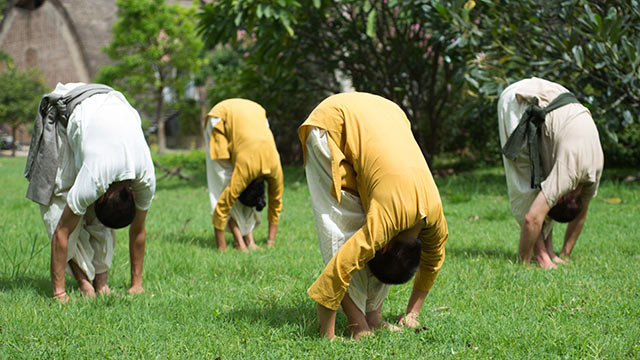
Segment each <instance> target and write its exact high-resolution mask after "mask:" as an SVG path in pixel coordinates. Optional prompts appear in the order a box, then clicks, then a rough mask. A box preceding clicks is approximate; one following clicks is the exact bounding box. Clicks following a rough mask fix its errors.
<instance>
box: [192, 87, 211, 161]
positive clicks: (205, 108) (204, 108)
mask: <svg viewBox="0 0 640 360" xmlns="http://www.w3.org/2000/svg"><path fill="white" fill-rule="evenodd" d="M196 89H197V91H198V98H199V99H198V102H199V103H200V127H199V128H200V132H199V133H198V136H197V140H196V149H201V150H204V149H205V147H204V145H205V142H204V137H205V135H206V134H205V133H204V130H205V128H204V120H205V117H206V116H207V113H208V112H209V109H210V108H211V107H212V106H213V105H211V104H209V101H208V99H207V88H206V86H198V87H197V88H196Z"/></svg>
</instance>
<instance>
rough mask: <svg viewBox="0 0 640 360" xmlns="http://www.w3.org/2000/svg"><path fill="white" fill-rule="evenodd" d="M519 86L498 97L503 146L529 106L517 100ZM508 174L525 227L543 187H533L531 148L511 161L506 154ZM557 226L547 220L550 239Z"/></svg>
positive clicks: (545, 229)
mask: <svg viewBox="0 0 640 360" xmlns="http://www.w3.org/2000/svg"><path fill="white" fill-rule="evenodd" d="M517 90H518V89H517V87H514V86H509V87H507V88H506V89H505V90H504V91H503V92H502V94H501V95H500V99H499V100H498V129H499V133H500V146H501V147H504V144H505V143H506V142H507V139H508V138H509V136H510V135H511V133H513V131H514V130H515V129H516V127H517V126H518V123H519V122H520V118H521V117H522V115H523V114H524V112H525V111H526V110H527V108H528V107H529V104H527V103H525V102H519V101H518V100H517V99H516V92H517ZM502 162H503V164H504V174H505V177H506V178H507V192H508V194H509V202H510V203H511V213H512V214H513V216H514V217H515V218H516V221H517V222H518V224H519V225H520V226H521V227H522V225H523V224H524V218H525V216H526V215H527V212H529V208H531V204H533V201H534V200H535V199H536V197H537V196H538V194H539V193H540V190H538V189H532V188H531V160H530V159H529V148H528V147H527V146H526V144H525V145H524V147H523V149H522V151H521V152H520V153H519V154H518V157H517V158H516V161H511V160H509V159H507V158H506V157H505V156H504V155H502ZM552 226H553V222H552V220H551V219H549V218H547V219H545V222H544V224H543V227H542V232H543V235H544V237H545V238H546V237H547V236H548V235H549V234H550V233H551V229H552Z"/></svg>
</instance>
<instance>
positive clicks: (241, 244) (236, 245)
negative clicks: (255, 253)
mask: <svg viewBox="0 0 640 360" xmlns="http://www.w3.org/2000/svg"><path fill="white" fill-rule="evenodd" d="M233 247H234V248H236V250H238V251H241V252H244V253H246V252H249V250H248V249H247V246H246V245H245V244H244V241H238V240H236V241H234V242H233Z"/></svg>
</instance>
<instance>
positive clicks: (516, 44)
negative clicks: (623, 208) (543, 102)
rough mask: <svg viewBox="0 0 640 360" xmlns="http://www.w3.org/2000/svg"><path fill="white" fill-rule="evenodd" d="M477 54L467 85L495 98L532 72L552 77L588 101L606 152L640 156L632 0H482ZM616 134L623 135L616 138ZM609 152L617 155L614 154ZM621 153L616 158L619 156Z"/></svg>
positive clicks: (637, 38) (639, 49)
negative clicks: (480, 38) (638, 150)
mask: <svg viewBox="0 0 640 360" xmlns="http://www.w3.org/2000/svg"><path fill="white" fill-rule="evenodd" d="M479 3H480V4H479V8H480V12H481V14H482V15H481V17H480V19H479V23H478V25H477V26H478V31H479V34H480V36H481V37H482V39H483V45H482V46H481V47H479V48H477V49H478V52H479V53H480V54H479V56H478V58H477V59H476V60H477V61H475V62H474V63H473V64H474V65H475V66H474V69H473V70H471V71H470V72H469V74H468V75H469V77H470V79H473V80H472V81H471V84H472V85H475V89H476V91H477V92H478V93H479V94H481V95H484V96H488V97H490V98H492V99H495V98H496V96H497V95H498V94H499V93H500V91H501V90H502V89H503V88H504V87H505V86H506V85H508V84H509V83H511V82H514V81H517V80H520V79H522V78H527V77H531V76H537V77H542V78H546V79H548V80H551V81H555V82H558V83H560V84H562V85H564V86H565V87H567V88H568V89H570V90H571V91H572V92H574V93H575V94H576V95H577V96H578V98H579V99H581V101H582V102H583V104H584V105H585V106H587V107H588V108H589V109H590V111H591V113H592V115H593V118H594V120H595V121H596V124H597V125H598V127H599V129H600V132H601V139H602V142H603V146H604V147H605V155H606V156H607V159H608V160H609V159H610V157H609V154H612V155H613V158H614V159H616V162H617V161H621V160H623V162H617V163H618V164H622V163H624V162H626V163H627V164H628V165H632V164H635V165H638V164H640V157H639V156H633V155H632V154H637V153H634V151H633V150H632V149H629V151H627V153H628V155H631V156H630V157H626V156H625V155H622V154H623V152H622V151H620V150H623V149H622V148H626V147H631V148H638V144H640V137H634V138H630V136H637V135H634V134H637V131H636V130H634V128H637V126H635V125H634V124H637V123H638V122H639V121H640V118H639V117H638V114H639V113H640V6H639V3H638V1H636V0H632V1H628V0H615V1H606V2H604V1H595V0H591V1H589V0H587V1H585V0H565V1H557V2H549V1H544V0H535V1H498V2H493V1H481V2H479ZM621 137H624V139H622V138H621ZM614 154H615V155H614ZM619 156H622V157H619Z"/></svg>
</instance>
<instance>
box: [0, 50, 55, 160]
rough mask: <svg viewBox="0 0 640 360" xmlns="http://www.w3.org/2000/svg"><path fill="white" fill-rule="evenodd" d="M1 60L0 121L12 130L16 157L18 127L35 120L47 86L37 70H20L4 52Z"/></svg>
mask: <svg viewBox="0 0 640 360" xmlns="http://www.w3.org/2000/svg"><path fill="white" fill-rule="evenodd" d="M0 60H1V61H3V62H4V66H5V70H4V71H2V72H0V121H2V122H4V123H6V124H8V125H9V127H10V128H11V136H12V137H13V148H12V151H11V156H15V155H16V141H15V139H16V135H17V130H18V127H19V126H20V125H22V124H28V123H30V122H32V121H33V119H34V118H35V115H36V112H37V111H38V104H39V103H40V98H41V97H42V95H43V94H44V93H45V91H46V85H45V83H44V79H43V78H42V76H41V75H40V72H39V71H38V70H37V69H29V70H25V71H21V70H19V69H18V68H17V67H16V66H15V64H13V60H12V59H11V58H10V57H9V56H8V55H7V54H6V53H4V52H2V51H0Z"/></svg>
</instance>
